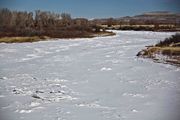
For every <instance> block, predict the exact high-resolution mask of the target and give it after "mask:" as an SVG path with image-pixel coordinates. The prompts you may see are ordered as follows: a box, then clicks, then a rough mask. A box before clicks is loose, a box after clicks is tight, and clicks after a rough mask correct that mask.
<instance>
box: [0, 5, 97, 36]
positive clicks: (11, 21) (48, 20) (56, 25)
mask: <svg viewBox="0 0 180 120" xmlns="http://www.w3.org/2000/svg"><path fill="white" fill-rule="evenodd" d="M94 26H95V25H94V24H91V23H90V22H89V21H88V20H87V19H85V18H76V19H72V18H71V15H70V14H68V13H61V14H59V13H54V12H49V11H41V10H36V11H35V12H27V11H12V10H9V9H7V8H3V9H0V37H2V36H36V35H37V36H41V35H47V36H50V37H68V36H72V37H74V36H76V35H77V36H78V35H80V34H81V35H82V34H85V33H86V34H88V32H93V27H94ZM67 31H68V32H69V33H68V32H67ZM73 35H74V36H73Z"/></svg>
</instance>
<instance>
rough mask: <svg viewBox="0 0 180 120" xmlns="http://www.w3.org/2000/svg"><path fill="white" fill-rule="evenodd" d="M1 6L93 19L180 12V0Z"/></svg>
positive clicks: (18, 1) (19, 1)
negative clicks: (152, 12)
mask: <svg viewBox="0 0 180 120" xmlns="http://www.w3.org/2000/svg"><path fill="white" fill-rule="evenodd" d="M0 8H9V9H11V10H18V11H34V10H45V11H52V12H56V13H63V12H65V13H70V14H71V16H72V17H85V18H89V19H91V18H109V17H122V16H134V15H138V14H142V13H145V12H151V11H170V12H175V13H180V0H0Z"/></svg>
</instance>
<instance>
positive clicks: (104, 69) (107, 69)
mask: <svg viewBox="0 0 180 120" xmlns="http://www.w3.org/2000/svg"><path fill="white" fill-rule="evenodd" d="M111 70H112V68H106V67H103V68H101V71H111Z"/></svg>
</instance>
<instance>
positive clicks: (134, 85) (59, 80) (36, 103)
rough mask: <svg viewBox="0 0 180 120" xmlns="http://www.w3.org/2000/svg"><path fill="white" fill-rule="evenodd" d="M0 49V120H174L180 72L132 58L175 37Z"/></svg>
mask: <svg viewBox="0 0 180 120" xmlns="http://www.w3.org/2000/svg"><path fill="white" fill-rule="evenodd" d="M114 32H116V33H117V35H116V36H109V37H97V38H91V39H90V38H81V39H69V40H54V41H53V40H51V41H41V42H35V43H13V44H5V43H1V44H0V120H21V119H23V120H32V119H34V120H179V119H178V118H180V115H179V112H180V74H179V72H180V69H179V68H177V67H175V66H172V65H168V64H162V63H154V62H153V61H152V60H150V59H142V58H137V57H136V54H137V53H138V51H140V50H141V49H143V48H144V46H147V45H151V44H155V43H156V42H158V41H160V40H163V39H164V38H166V37H169V36H170V35H172V34H175V33H173V32H169V33H168V32H148V31H139V32H137V31H114Z"/></svg>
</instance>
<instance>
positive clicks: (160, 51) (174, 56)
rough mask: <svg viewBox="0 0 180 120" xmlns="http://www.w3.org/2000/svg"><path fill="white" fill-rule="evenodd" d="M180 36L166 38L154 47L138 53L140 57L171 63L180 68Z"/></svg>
mask: <svg viewBox="0 0 180 120" xmlns="http://www.w3.org/2000/svg"><path fill="white" fill-rule="evenodd" d="M179 38H180V34H176V35H173V36H171V37H170V38H166V39H165V40H164V41H160V42H159V43H158V44H156V45H154V46H147V48H146V49H143V50H141V51H140V52H138V54H137V56H138V57H143V58H151V59H153V60H154V61H156V62H162V63H169V64H174V65H177V66H180V39H179Z"/></svg>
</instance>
